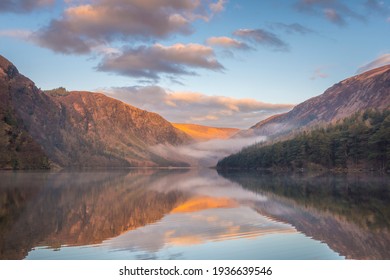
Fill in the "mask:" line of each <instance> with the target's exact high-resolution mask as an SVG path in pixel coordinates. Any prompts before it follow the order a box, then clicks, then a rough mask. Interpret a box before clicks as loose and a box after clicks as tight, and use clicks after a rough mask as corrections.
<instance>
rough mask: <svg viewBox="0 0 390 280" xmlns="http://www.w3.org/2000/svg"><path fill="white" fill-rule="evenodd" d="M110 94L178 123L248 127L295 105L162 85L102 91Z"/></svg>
mask: <svg viewBox="0 0 390 280" xmlns="http://www.w3.org/2000/svg"><path fill="white" fill-rule="evenodd" d="M102 91H103V92H105V94H106V95H109V96H111V97H113V98H116V99H119V100H121V101H124V102H126V103H129V104H131V105H133V106H136V107H139V108H141V109H144V110H147V111H152V112H156V113H158V114H160V115H162V116H163V117H164V118H166V119H167V120H169V121H171V122H174V123H196V124H201V125H208V126H216V127H236V128H248V127H250V126H252V125H254V124H255V123H257V122H259V121H261V120H263V119H264V118H266V117H268V116H271V115H274V114H277V113H282V112H286V111H288V110H290V109H292V107H293V105H291V104H270V103H265V102H261V101H257V100H254V99H248V98H242V99H239V98H232V97H225V96H208V95H205V94H202V93H196V92H173V91H169V90H166V89H163V88H161V87H158V86H145V87H122V88H110V89H102Z"/></svg>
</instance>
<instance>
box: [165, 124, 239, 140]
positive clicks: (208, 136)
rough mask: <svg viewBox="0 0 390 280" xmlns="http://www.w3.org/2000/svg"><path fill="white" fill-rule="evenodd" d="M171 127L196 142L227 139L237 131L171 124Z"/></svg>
mask: <svg viewBox="0 0 390 280" xmlns="http://www.w3.org/2000/svg"><path fill="white" fill-rule="evenodd" d="M172 125H173V126H174V127H176V128H177V129H180V130H181V131H183V132H185V133H186V134H188V135H190V136H191V137H192V138H194V139H195V140H197V141H208V140H212V139H228V138H230V137H231V136H233V135H234V134H236V133H237V132H238V131H239V129H238V128H222V127H210V126H204V125H198V124H184V123H172Z"/></svg>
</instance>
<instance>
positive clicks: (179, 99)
mask: <svg viewBox="0 0 390 280" xmlns="http://www.w3.org/2000/svg"><path fill="white" fill-rule="evenodd" d="M389 35H390V0H383V1H381V0H354V1H352V0H351V1H346V0H345V1H343V0H283V1H282V0H256V1H235V0H63V1H60V0H2V1H1V2H0V54H1V55H3V56H5V57H6V58H7V59H9V60H10V61H11V62H13V63H14V64H15V65H16V66H17V68H18V69H19V71H20V72H21V73H23V74H24V75H25V76H27V77H29V78H30V79H32V80H33V81H34V82H35V83H36V85H37V86H38V87H40V88H42V89H53V88H57V87H65V88H66V89H68V90H86V91H99V92H103V93H105V94H107V95H108V96H111V97H114V98H117V99H120V100H122V101H124V102H127V103H129V104H131V105H134V106H136V107H139V108H141V109H145V110H148V111H153V112H157V113H159V114H161V115H162V116H163V117H164V118H166V119H167V120H169V121H172V122H178V123H197V124H203V125H210V126H219V127H237V128H248V127H250V126H252V125H254V124H256V123H257V122H259V121H261V120H263V119H264V118H266V117H269V116H271V115H274V114H278V113H282V112H285V111H288V110H290V109H291V108H292V107H293V106H294V105H295V104H298V103H300V102H303V101H305V100H306V99H308V98H311V97H313V96H317V95H319V94H321V93H322V92H323V91H325V90H326V89H327V88H328V87H330V86H332V85H333V84H335V83H337V82H339V81H340V80H343V79H345V78H348V77H351V76H353V75H356V74H358V73H361V72H364V71H366V70H369V69H372V68H375V67H379V66H382V65H385V64H390V36H389Z"/></svg>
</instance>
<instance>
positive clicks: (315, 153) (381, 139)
mask: <svg viewBox="0 0 390 280" xmlns="http://www.w3.org/2000/svg"><path fill="white" fill-rule="evenodd" d="M217 168H219V169H229V168H242V169H292V170H297V169H302V168H304V169H334V170H335V169H340V170H345V169H349V170H350V169H370V170H372V169H375V170H389V169H390V109H387V110H383V111H379V110H373V109H369V110H366V111H363V112H358V113H355V114H354V115H352V116H351V117H349V118H346V119H344V120H342V121H339V122H337V123H336V124H333V125H329V126H326V127H317V128H315V129H313V130H311V131H308V132H301V133H299V134H298V135H296V136H294V137H293V138H291V139H289V140H284V141H280V142H277V143H273V144H266V143H258V144H255V145H252V146H249V147H247V148H244V149H243V150H241V151H240V152H239V153H237V154H233V155H231V156H229V157H226V158H224V159H222V160H220V161H219V162H218V165H217Z"/></svg>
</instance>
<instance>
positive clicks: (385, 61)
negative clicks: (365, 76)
mask: <svg viewBox="0 0 390 280" xmlns="http://www.w3.org/2000/svg"><path fill="white" fill-rule="evenodd" d="M389 64H390V54H389V53H386V54H383V55H380V56H379V57H377V58H376V59H375V60H373V61H371V62H369V63H367V64H365V65H363V66H362V67H360V68H359V69H358V70H357V73H358V74H360V73H363V72H366V71H368V70H371V69H374V68H377V67H381V66H385V65H389Z"/></svg>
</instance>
